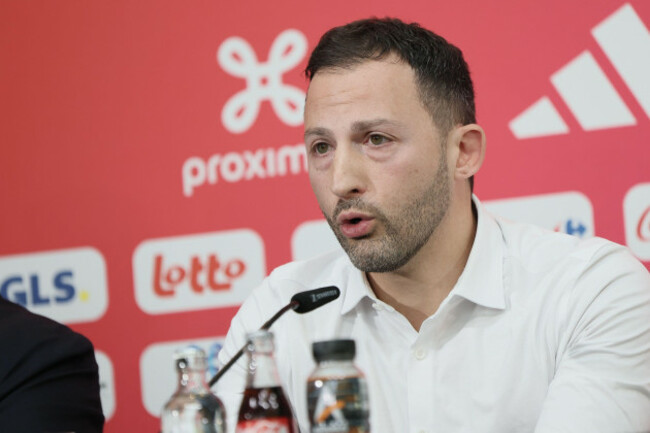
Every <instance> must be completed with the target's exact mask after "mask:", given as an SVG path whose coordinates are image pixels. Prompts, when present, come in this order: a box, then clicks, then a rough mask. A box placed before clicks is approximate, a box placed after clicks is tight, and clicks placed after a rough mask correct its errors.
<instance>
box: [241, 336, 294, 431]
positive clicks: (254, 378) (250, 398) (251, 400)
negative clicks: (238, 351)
mask: <svg viewBox="0 0 650 433" xmlns="http://www.w3.org/2000/svg"><path fill="white" fill-rule="evenodd" d="M248 340H249V344H248V346H247V347H246V352H247V353H248V377H247V380H246V390H245V391H244V398H243V399H242V403H241V406H240V408H239V418H238V421H237V433H256V432H258V433H259V432H264V433H298V427H297V425H296V421H295V419H294V417H293V411H292V410H291V406H290V405H289V401H288V400H287V398H286V397H285V395H284V391H283V390H282V386H281V385H280V379H279V376H278V371H277V368H276V366H275V360H274V359H273V348H274V347H273V334H272V333H271V332H269V331H262V330H260V331H256V332H253V333H250V334H248Z"/></svg>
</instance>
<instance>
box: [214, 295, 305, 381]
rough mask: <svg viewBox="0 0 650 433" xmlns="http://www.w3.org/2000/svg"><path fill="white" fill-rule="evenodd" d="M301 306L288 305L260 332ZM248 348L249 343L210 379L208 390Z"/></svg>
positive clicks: (296, 304)
mask: <svg viewBox="0 0 650 433" xmlns="http://www.w3.org/2000/svg"><path fill="white" fill-rule="evenodd" d="M299 306H300V303H299V302H298V301H291V302H289V303H288V304H287V305H285V306H284V307H282V309H281V310H280V311H278V312H277V313H275V314H274V315H273V317H271V318H270V319H269V320H267V321H266V323H264V325H262V327H261V328H260V331H266V330H268V329H269V328H270V327H271V325H273V323H274V322H275V321H276V320H278V319H279V318H280V317H281V316H282V315H283V314H284V313H286V312H287V311H289V310H295V309H296V308H298V307H299ZM246 346H248V342H246V344H244V347H242V348H241V349H239V351H238V352H237V353H235V356H233V357H232V359H231V360H230V361H228V363H227V364H225V365H224V366H223V367H221V369H220V370H219V371H218V372H217V374H215V375H214V377H212V379H210V381H209V382H208V388H212V385H214V384H215V383H216V382H217V380H219V378H220V377H221V376H223V375H224V373H225V372H226V371H228V370H229V369H230V367H232V366H233V365H234V364H235V362H237V360H238V359H239V358H241V356H242V355H243V354H244V350H245V349H246Z"/></svg>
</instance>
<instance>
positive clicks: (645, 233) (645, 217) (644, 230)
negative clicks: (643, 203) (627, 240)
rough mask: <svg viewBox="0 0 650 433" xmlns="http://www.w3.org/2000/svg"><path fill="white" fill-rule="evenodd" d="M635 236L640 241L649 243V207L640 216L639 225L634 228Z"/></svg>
mask: <svg viewBox="0 0 650 433" xmlns="http://www.w3.org/2000/svg"><path fill="white" fill-rule="evenodd" d="M636 235H637V236H638V237H639V239H641V240H642V241H645V242H647V241H650V206H648V208H647V209H646V210H645V212H643V214H641V218H639V224H638V225H637V226H636Z"/></svg>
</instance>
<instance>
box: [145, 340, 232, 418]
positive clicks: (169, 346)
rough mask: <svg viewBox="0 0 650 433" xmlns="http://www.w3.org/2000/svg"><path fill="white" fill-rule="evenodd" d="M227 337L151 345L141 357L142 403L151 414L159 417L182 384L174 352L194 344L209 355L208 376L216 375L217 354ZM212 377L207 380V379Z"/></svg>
mask: <svg viewBox="0 0 650 433" xmlns="http://www.w3.org/2000/svg"><path fill="white" fill-rule="evenodd" d="M223 339H224V337H215V338H203V339H198V340H183V341H170V342H166V343H156V344H152V345H150V346H148V347H147V348H146V349H145V350H144V352H143V353H142V356H141V357H140V380H141V381H142V402H143V403H144V407H145V408H146V409H147V412H149V413H150V414H151V415H153V416H155V417H159V416H160V414H161V412H162V409H163V406H164V405H165V403H166V402H167V400H169V398H170V397H171V396H172V394H173V393H174V391H176V387H177V385H178V374H177V372H176V366H175V365H174V359H173V358H174V357H173V355H174V352H175V351H176V350H178V349H182V348H184V347H187V346H190V345H196V346H199V347H200V348H201V349H203V350H204V351H205V353H206V355H207V356H208V364H209V365H210V368H208V376H210V377H212V376H214V375H215V374H216V369H215V368H216V365H217V355H218V354H219V350H221V347H222V345H223ZM207 379H208V378H206V380H207Z"/></svg>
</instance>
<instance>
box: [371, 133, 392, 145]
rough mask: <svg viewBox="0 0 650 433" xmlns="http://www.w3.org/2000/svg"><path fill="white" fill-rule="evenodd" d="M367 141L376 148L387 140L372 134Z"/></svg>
mask: <svg viewBox="0 0 650 433" xmlns="http://www.w3.org/2000/svg"><path fill="white" fill-rule="evenodd" d="M368 141H369V142H370V143H371V144H374V145H375V146H378V145H380V144H384V143H385V142H386V141H388V139H387V138H386V137H384V136H383V135H380V134H372V135H370V136H369V137H368Z"/></svg>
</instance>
